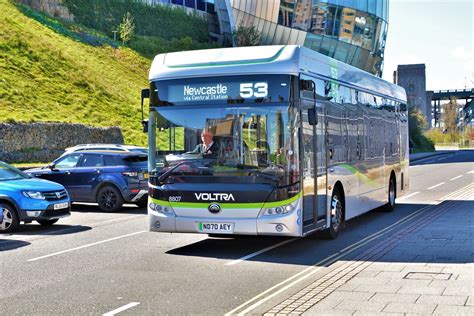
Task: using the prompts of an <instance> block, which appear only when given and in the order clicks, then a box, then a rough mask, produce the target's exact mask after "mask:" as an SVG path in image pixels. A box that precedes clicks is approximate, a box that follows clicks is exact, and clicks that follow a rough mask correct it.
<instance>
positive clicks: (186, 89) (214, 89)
mask: <svg viewBox="0 0 474 316" xmlns="http://www.w3.org/2000/svg"><path fill="white" fill-rule="evenodd" d="M267 97H268V82H226V83H204V84H202V83H197V84H185V85H182V84H179V85H170V86H169V87H168V101H171V102H192V101H217V100H228V99H231V100H235V99H239V98H242V99H256V98H267Z"/></svg>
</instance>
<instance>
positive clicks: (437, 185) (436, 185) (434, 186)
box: [427, 182, 446, 190]
mask: <svg viewBox="0 0 474 316" xmlns="http://www.w3.org/2000/svg"><path fill="white" fill-rule="evenodd" d="M445 183H446V182H441V183H438V184H435V185H433V186H432V187H429V188H428V189H427V190H431V189H434V188H436V187H439V186H440V185H443V184H445Z"/></svg>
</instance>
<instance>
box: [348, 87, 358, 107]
mask: <svg viewBox="0 0 474 316" xmlns="http://www.w3.org/2000/svg"><path fill="white" fill-rule="evenodd" d="M350 92H351V101H350V102H351V103H352V104H354V105H357V90H355V89H350Z"/></svg>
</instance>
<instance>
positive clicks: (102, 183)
mask: <svg viewBox="0 0 474 316" xmlns="http://www.w3.org/2000/svg"><path fill="white" fill-rule="evenodd" d="M108 185H110V186H113V187H114V188H116V189H117V190H118V191H119V192H120V195H121V196H122V199H124V194H123V192H122V189H121V188H120V186H119V185H117V184H116V183H114V182H112V181H109V180H107V181H104V182H101V183H100V184H99V185H97V187H96V188H95V190H94V197H95V200H96V201H97V195H98V194H99V191H100V189H102V188H103V187H106V186H108Z"/></svg>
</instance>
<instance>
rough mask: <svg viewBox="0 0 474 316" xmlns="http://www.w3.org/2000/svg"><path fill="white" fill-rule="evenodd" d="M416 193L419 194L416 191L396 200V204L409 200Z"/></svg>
mask: <svg viewBox="0 0 474 316" xmlns="http://www.w3.org/2000/svg"><path fill="white" fill-rule="evenodd" d="M418 193H420V191H416V192H413V193H412V194H408V195H405V196H402V197H401V198H399V199H398V200H397V202H400V201H403V200H406V199H409V198H411V197H412V196H415V195H417V194H418Z"/></svg>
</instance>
